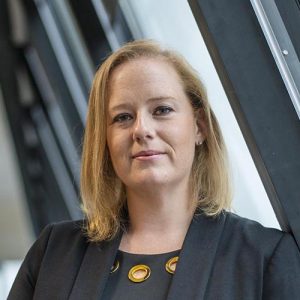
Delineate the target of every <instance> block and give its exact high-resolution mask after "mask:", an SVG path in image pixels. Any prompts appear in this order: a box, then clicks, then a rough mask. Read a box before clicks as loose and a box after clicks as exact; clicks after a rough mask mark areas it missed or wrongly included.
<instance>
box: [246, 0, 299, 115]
mask: <svg viewBox="0 0 300 300" xmlns="http://www.w3.org/2000/svg"><path fill="white" fill-rule="evenodd" d="M250 2H251V4H252V7H253V9H254V12H255V14H256V17H257V19H258V21H259V24H260V26H261V29H262V31H263V33H264V35H265V38H266V40H267V43H268V45H269V47H270V50H271V52H272V55H273V57H274V59H275V62H276V64H277V67H278V69H279V72H280V74H281V77H282V79H283V81H284V84H285V86H286V88H287V91H288V93H289V95H290V98H291V100H292V103H293V105H294V108H295V110H296V112H297V115H298V118H299V119H300V94H299V90H300V63H299V60H298V58H297V54H296V52H295V49H294V46H293V44H292V42H291V40H290V38H289V34H288V32H287V30H286V28H285V25H284V23H283V21H282V18H281V16H280V13H279V11H278V9H277V6H276V4H275V2H274V0H267V1H263V2H264V4H263V3H262V1H260V0H250ZM284 53H285V55H288V56H289V58H288V60H291V61H292V64H288V62H287V59H286V58H285V56H284ZM295 80H296V81H295Z"/></svg>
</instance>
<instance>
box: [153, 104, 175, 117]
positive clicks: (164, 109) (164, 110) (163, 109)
mask: <svg viewBox="0 0 300 300" xmlns="http://www.w3.org/2000/svg"><path fill="white" fill-rule="evenodd" d="M172 111H174V109H173V108H172V107H170V106H159V107H157V108H155V110H154V113H153V114H154V115H155V116H163V115H167V114H169V113H170V112H172Z"/></svg>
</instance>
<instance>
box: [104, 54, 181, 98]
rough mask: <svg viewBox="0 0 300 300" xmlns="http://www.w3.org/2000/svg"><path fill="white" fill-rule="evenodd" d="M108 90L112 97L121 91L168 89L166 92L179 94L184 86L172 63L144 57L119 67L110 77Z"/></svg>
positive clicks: (161, 59)
mask: <svg viewBox="0 0 300 300" xmlns="http://www.w3.org/2000/svg"><path fill="white" fill-rule="evenodd" d="M108 88H109V96H110V97H111V96H113V95H115V94H116V93H117V92H120V91H124V92H125V91H128V92H130V91H134V90H139V91H141V90H147V89H149V91H151V90H153V92H155V89H166V92H168V90H170V91H172V90H174V92H178V91H179V90H181V91H183V84H182V80H181V78H180V76H179V75H178V73H177V71H176V69H175V67H174V66H173V65H172V64H171V63H170V62H168V61H166V60H165V59H163V58H159V57H158V58H148V57H142V58H137V59H134V60H130V61H127V62H125V63H123V64H121V65H119V66H117V67H116V68H115V69H114V70H113V71H112V73H111V75H110V79H109V86H108ZM110 97H109V98H110Z"/></svg>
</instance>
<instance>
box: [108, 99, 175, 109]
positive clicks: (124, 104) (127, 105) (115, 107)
mask: <svg viewBox="0 0 300 300" xmlns="http://www.w3.org/2000/svg"><path fill="white" fill-rule="evenodd" d="M170 99H172V100H176V99H175V98H174V97H172V96H159V97H151V98H149V99H147V101H146V102H156V101H161V100H170ZM130 106H131V105H130V103H127V102H124V103H121V104H118V105H115V106H113V107H112V108H110V109H109V110H110V111H116V110H119V109H126V108H129V107H130Z"/></svg>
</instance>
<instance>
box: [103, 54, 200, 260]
mask: <svg viewBox="0 0 300 300" xmlns="http://www.w3.org/2000/svg"><path fill="white" fill-rule="evenodd" d="M107 122H108V123H107V145H108V149H109V152H110V156H111V160H112V163H113V166H114V169H115V172H116V174H117V175H118V176H119V178H120V179H121V180H122V182H123V183H124V184H125V186H126V193H127V203H128V210H129V217H130V227H129V230H128V232H127V233H126V234H124V235H123V238H122V241H121V245H120V249H122V250H123V251H127V252H131V253H144V254H147V253H148V254H153V253H163V252H169V251H173V250H175V249H179V248H181V246H182V243H183V240H184V237H185V234H186V232H187V229H188V226H189V224H190V222H191V218H192V216H193V209H192V208H191V207H190V205H189V203H190V186H189V178H190V172H191V167H192V163H193V158H194V153H195V144H196V143H197V142H198V141H200V142H201V141H202V140H203V139H204V134H203V130H201V127H200V126H199V124H201V121H200V122H199V119H197V118H196V117H195V113H194V111H193V108H192V106H191V104H190V101H189V99H188V97H187V96H186V94H185V92H184V89H183V86H182V83H181V81H180V77H179V75H178V74H177V72H176V71H175V69H174V67H173V66H172V65H171V64H169V63H167V62H165V61H163V60H162V59H154V58H139V59H136V60H133V61H130V62H126V63H124V64H122V65H120V66H118V67H117V68H116V69H115V70H114V71H113V73H112V76H111V79H110V85H109V102H108V121H107Z"/></svg>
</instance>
